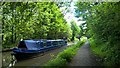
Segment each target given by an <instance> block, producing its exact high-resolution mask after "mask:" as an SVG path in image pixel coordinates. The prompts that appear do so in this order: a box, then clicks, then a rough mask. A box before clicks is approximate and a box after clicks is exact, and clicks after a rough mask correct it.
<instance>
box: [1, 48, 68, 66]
mask: <svg viewBox="0 0 120 68" xmlns="http://www.w3.org/2000/svg"><path fill="white" fill-rule="evenodd" d="M66 47H67V46H63V47H60V48H57V49H54V50H50V51H47V52H45V53H44V54H39V55H38V56H37V57H34V58H31V59H27V60H22V61H19V62H17V61H16V60H13V59H12V56H11V53H12V52H11V51H9V52H3V53H2V66H3V67H4V66H5V67H9V66H12V65H13V66H43V64H45V63H47V62H48V61H49V60H51V59H53V58H55V57H56V55H57V54H58V53H59V52H61V51H63V50H64V49H65V48H66Z"/></svg>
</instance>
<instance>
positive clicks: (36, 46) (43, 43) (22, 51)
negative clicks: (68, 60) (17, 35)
mask: <svg viewBox="0 0 120 68" xmlns="http://www.w3.org/2000/svg"><path fill="white" fill-rule="evenodd" d="M64 45H67V41H65V40H23V41H20V42H19V44H18V47H17V48H14V49H13V53H12V55H14V56H15V58H16V59H17V60H18V61H19V60H23V59H28V58H31V57H33V56H36V55H37V54H41V53H44V52H46V51H49V50H52V49H55V48H58V47H61V46H64Z"/></svg>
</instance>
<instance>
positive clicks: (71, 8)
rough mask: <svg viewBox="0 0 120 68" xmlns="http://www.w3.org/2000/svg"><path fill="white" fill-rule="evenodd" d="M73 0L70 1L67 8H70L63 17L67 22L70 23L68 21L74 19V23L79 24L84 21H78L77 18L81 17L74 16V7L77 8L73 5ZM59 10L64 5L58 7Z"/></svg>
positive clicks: (63, 8)
mask: <svg viewBox="0 0 120 68" xmlns="http://www.w3.org/2000/svg"><path fill="white" fill-rule="evenodd" d="M74 4H75V2H71V6H70V7H69V8H68V9H69V10H70V12H68V13H66V14H65V16H64V18H65V19H66V21H67V22H68V24H70V22H71V21H72V20H74V21H75V22H76V24H77V25H78V26H79V25H80V24H82V23H84V22H85V21H78V20H79V19H82V17H79V18H77V17H75V8H77V7H76V6H74ZM60 10H61V11H62V10H65V7H62V8H60Z"/></svg>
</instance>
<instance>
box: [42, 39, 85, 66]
mask: <svg viewBox="0 0 120 68" xmlns="http://www.w3.org/2000/svg"><path fill="white" fill-rule="evenodd" d="M84 42H85V40H84V41H79V42H78V43H77V44H75V45H72V46H71V47H68V48H67V49H66V50H64V51H63V52H60V53H59V54H58V55H57V57H56V58H55V59H53V60H50V61H49V62H48V63H47V64H45V65H44V66H52V67H53V66H55V67H59V66H66V64H67V63H69V62H70V61H71V60H72V58H73V56H74V55H75V54H76V52H77V50H78V49H79V48H80V46H81V45H82V44H83V43H84Z"/></svg>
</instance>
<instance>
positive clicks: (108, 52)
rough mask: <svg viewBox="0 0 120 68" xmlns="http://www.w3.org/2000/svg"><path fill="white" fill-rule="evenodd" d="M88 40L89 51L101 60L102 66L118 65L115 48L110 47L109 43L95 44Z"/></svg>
mask: <svg viewBox="0 0 120 68" xmlns="http://www.w3.org/2000/svg"><path fill="white" fill-rule="evenodd" d="M89 40H90V45H91V50H92V51H93V53H94V54H96V55H97V56H99V57H100V58H101V62H102V65H104V66H118V65H119V62H120V61H119V58H118V56H119V54H118V52H119V51H118V50H117V48H115V47H111V46H110V44H109V42H106V43H101V44H99V43H96V42H95V41H94V40H93V39H92V38H91V39H89Z"/></svg>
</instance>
